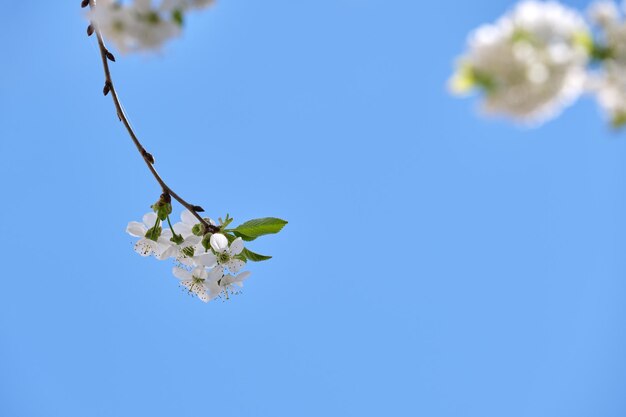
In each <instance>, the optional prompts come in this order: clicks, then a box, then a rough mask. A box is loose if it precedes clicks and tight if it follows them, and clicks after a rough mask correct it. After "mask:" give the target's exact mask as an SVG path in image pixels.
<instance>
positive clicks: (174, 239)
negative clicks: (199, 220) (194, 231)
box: [170, 235, 185, 245]
mask: <svg viewBox="0 0 626 417" xmlns="http://www.w3.org/2000/svg"><path fill="white" fill-rule="evenodd" d="M170 241H172V242H174V243H176V244H177V245H180V244H181V243H183V242H184V241H185V238H183V236H182V235H174V236H172V237H171V238H170Z"/></svg>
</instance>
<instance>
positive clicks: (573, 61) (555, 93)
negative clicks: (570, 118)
mask: <svg viewBox="0 0 626 417" xmlns="http://www.w3.org/2000/svg"><path fill="white" fill-rule="evenodd" d="M623 8H626V5H625V6H624V7H623ZM587 15H588V17H589V19H585V17H584V16H583V14H582V13H580V12H578V11H577V10H575V9H572V8H570V7H567V6H564V5H562V4H560V3H558V2H556V1H538V0H525V1H522V2H520V3H519V4H517V5H516V6H515V7H514V8H513V9H512V10H511V11H509V12H507V13H506V14H505V15H504V16H503V17H501V18H500V19H498V20H497V21H496V22H495V23H493V24H488V25H483V26H481V27H479V28H478V29H476V30H475V31H473V32H472V33H471V34H470V36H469V39H468V50H467V52H466V53H465V54H464V55H462V56H461V58H460V59H459V62H458V67H457V71H456V73H455V74H454V76H453V77H452V79H451V81H450V88H451V90H452V91H453V92H454V93H457V94H464V93H467V92H469V91H472V90H480V91H481V92H482V93H483V98H484V99H483V106H482V107H483V109H484V111H485V112H486V113H488V114H497V115H503V116H507V117H509V118H512V119H514V120H517V121H520V122H522V123H525V124H535V125H536V124H540V123H542V122H544V121H546V120H548V119H550V118H553V117H555V116H556V115H558V114H559V113H560V112H561V111H562V110H563V109H564V108H565V107H567V106H568V105H570V104H572V103H573V102H574V101H576V99H578V98H579V97H580V96H581V95H582V94H584V93H590V94H593V95H594V96H595V97H596V98H597V100H598V102H599V104H600V106H601V107H602V109H604V110H605V112H606V113H607V115H608V117H609V118H610V120H611V122H612V123H613V125H614V126H620V125H622V124H624V123H626V23H625V22H624V20H623V16H622V14H621V13H620V11H619V8H618V6H617V5H616V4H615V3H614V2H613V1H609V0H602V1H598V2H595V3H594V4H592V5H591V7H590V8H589V10H588V13H587Z"/></svg>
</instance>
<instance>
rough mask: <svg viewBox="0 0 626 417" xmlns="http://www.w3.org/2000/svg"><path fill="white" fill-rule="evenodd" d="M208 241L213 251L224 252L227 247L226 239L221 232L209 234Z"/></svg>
mask: <svg viewBox="0 0 626 417" xmlns="http://www.w3.org/2000/svg"><path fill="white" fill-rule="evenodd" d="M210 243H211V247H212V248H213V250H214V251H215V252H224V251H225V250H226V249H228V239H227V238H226V236H224V235H223V234H221V233H214V234H213V235H211V240H210Z"/></svg>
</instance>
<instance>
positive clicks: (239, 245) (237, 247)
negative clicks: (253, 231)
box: [230, 237, 243, 255]
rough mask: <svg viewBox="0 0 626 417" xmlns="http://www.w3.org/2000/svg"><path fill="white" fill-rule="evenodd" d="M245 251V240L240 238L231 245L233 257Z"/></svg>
mask: <svg viewBox="0 0 626 417" xmlns="http://www.w3.org/2000/svg"><path fill="white" fill-rule="evenodd" d="M242 250H243V239H242V238H240V237H238V238H237V239H235V240H233V243H231V244H230V254H231V255H239V254H240V253H241V251H242Z"/></svg>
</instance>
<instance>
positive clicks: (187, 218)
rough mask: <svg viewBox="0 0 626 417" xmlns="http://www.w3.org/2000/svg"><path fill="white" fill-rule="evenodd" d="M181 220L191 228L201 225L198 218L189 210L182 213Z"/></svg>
mask: <svg viewBox="0 0 626 417" xmlns="http://www.w3.org/2000/svg"><path fill="white" fill-rule="evenodd" d="M180 219H181V220H182V222H183V223H184V224H186V225H187V226H189V227H190V228H191V227H193V226H194V225H196V224H198V223H200V222H199V221H198V219H197V218H196V216H194V215H193V213H191V212H190V211H189V210H183V212H182V213H180Z"/></svg>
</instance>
